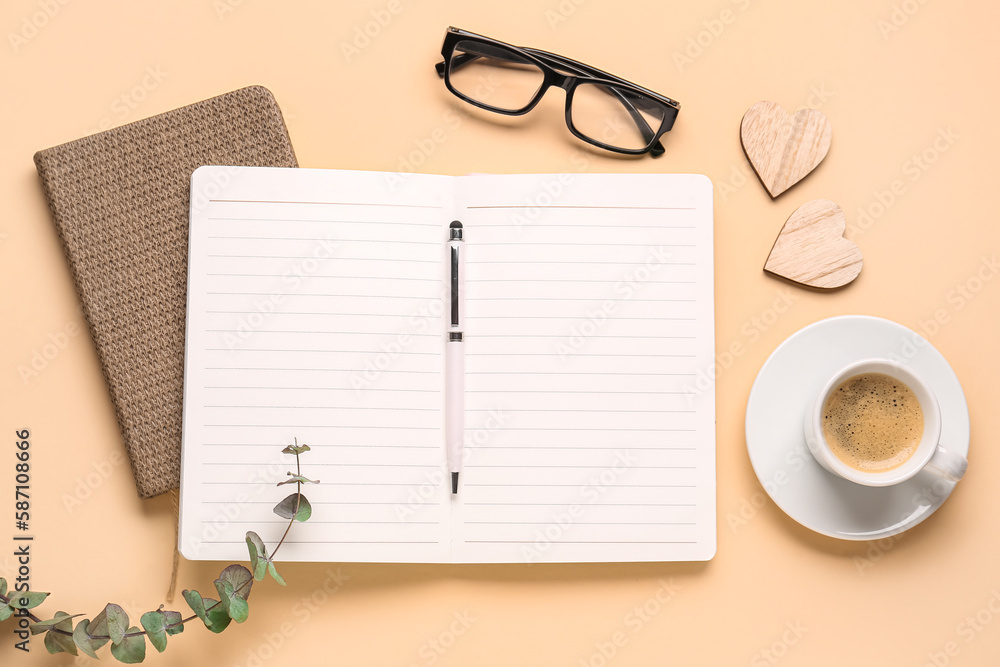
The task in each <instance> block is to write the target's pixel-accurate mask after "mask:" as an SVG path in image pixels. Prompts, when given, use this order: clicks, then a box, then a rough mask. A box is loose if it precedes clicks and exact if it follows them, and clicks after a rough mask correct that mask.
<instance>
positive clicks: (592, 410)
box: [205, 406, 696, 449]
mask: <svg viewBox="0 0 1000 667" xmlns="http://www.w3.org/2000/svg"><path fill="white" fill-rule="evenodd" d="M205 407H208V406H205ZM505 410H510V411H511V412H516V413H522V412H587V413H592V412H593V413H598V412H610V413H615V412H623V413H633V412H638V413H644V412H648V413H652V414H668V413H669V414H694V413H695V412H696V411H695V410H604V409H602V408H591V409H587V408H517V409H515V408H505ZM465 411H466V412H494V410H493V409H485V408H466V410H465ZM477 449H482V446H481V445H480V446H478V447H477Z"/></svg>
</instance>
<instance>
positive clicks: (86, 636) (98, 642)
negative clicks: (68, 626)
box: [73, 612, 108, 660]
mask: <svg viewBox="0 0 1000 667" xmlns="http://www.w3.org/2000/svg"><path fill="white" fill-rule="evenodd" d="M101 613H102V614H103V613H104V612H101ZM95 620H96V619H95ZM96 626H97V624H96V623H91V622H90V621H89V620H87V619H83V620H82V621H80V622H79V623H77V624H76V630H74V631H73V643H75V644H76V645H77V646H78V647H79V648H80V650H81V651H83V652H84V653H86V654H87V655H89V656H90V657H91V658H93V659H94V660H99V659H100V658H98V657H97V653H96V651H97V650H98V649H99V648H101V647H102V646H104V645H105V644H107V643H108V640H107V639H94V638H93V636H94V635H97V634H106V632H105V631H102V632H101V633H98V632H96V631H95V628H96ZM105 627H107V626H106V624H105Z"/></svg>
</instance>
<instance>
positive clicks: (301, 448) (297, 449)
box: [281, 444, 312, 455]
mask: <svg viewBox="0 0 1000 667" xmlns="http://www.w3.org/2000/svg"><path fill="white" fill-rule="evenodd" d="M311 450H312V447H310V446H309V445H306V444H302V445H299V444H295V445H288V446H287V447H285V448H284V449H282V450H281V453H282V454H296V455H298V454H301V453H302V452H308V451H311Z"/></svg>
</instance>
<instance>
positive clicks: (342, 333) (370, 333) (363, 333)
mask: <svg viewBox="0 0 1000 667" xmlns="http://www.w3.org/2000/svg"><path fill="white" fill-rule="evenodd" d="M205 331H206V332H208V333H242V329H205ZM254 333H257V334H262V333H280V334H324V335H327V334H328V335H338V336H396V335H398V334H397V333H394V332H392V331H306V330H302V329H261V330H259V331H255V332H254ZM406 335H408V336H414V337H422V338H436V337H437V334H419V333H411V334H406Z"/></svg>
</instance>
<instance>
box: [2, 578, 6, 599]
mask: <svg viewBox="0 0 1000 667" xmlns="http://www.w3.org/2000/svg"><path fill="white" fill-rule="evenodd" d="M0 595H2V596H4V597H7V580H6V579H4V578H3V577H0Z"/></svg>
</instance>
